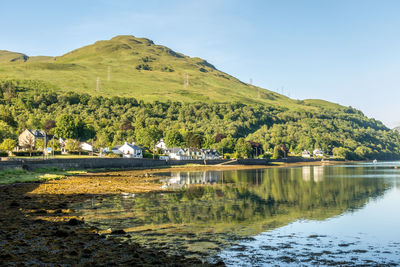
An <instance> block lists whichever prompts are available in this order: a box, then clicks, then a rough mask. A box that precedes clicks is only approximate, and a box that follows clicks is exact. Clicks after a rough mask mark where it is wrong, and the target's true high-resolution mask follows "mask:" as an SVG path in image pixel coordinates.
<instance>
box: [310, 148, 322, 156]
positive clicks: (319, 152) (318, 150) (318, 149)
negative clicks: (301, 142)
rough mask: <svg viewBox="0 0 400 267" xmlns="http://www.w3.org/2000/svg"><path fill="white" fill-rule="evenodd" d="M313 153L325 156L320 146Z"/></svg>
mask: <svg viewBox="0 0 400 267" xmlns="http://www.w3.org/2000/svg"><path fill="white" fill-rule="evenodd" d="M313 155H314V156H315V157H323V156H324V151H323V150H322V149H320V148H317V149H315V150H314V151H313Z"/></svg>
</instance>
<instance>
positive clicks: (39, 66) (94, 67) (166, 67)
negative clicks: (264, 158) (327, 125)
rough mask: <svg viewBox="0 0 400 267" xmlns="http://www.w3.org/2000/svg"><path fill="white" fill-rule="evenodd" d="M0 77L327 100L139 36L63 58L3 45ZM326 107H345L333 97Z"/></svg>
mask: <svg viewBox="0 0 400 267" xmlns="http://www.w3.org/2000/svg"><path fill="white" fill-rule="evenodd" d="M0 79H2V80H5V79H19V80H40V81H44V82H46V83H48V84H51V85H53V86H54V87H55V88H56V90H60V91H75V92H79V93H82V92H85V93H88V94H90V95H101V96H124V97H134V98H136V99H138V100H144V101H146V102H152V101H162V102H165V101H167V100H171V101H182V102H207V103H221V102H235V101H237V102H241V103H246V104H251V103H261V104H269V105H280V106H285V107H287V108H289V109H291V108H301V109H306V110H310V109H311V110H312V109H313V106H320V104H321V103H319V102H318V101H310V102H301V103H299V101H296V100H293V99H290V98H288V97H286V96H283V95H280V94H278V93H275V92H272V91H269V90H266V89H262V88H258V87H256V86H252V85H249V84H246V83H243V82H241V81H239V80H238V79H236V78H234V77H232V76H230V75H228V74H226V73H224V72H221V71H219V70H217V69H216V68H215V67H214V66H213V65H211V64H210V63H208V62H207V61H205V60H203V59H201V58H196V57H194V58H192V57H188V56H185V55H183V54H180V53H177V52H175V51H173V50H171V49H169V48H167V47H165V46H161V45H156V44H154V43H153V42H152V41H151V40H149V39H145V38H136V37H134V36H116V37H114V38H112V39H110V40H106V41H98V42H96V43H94V44H91V45H88V46H85V47H82V48H79V49H76V50H73V51H71V52H69V53H67V54H65V55H62V56H60V57H45V56H39V57H29V56H27V55H24V54H21V53H15V52H9V51H4V50H2V51H0ZM327 103H328V105H327ZM323 106H324V107H325V108H339V107H340V106H339V105H336V104H332V103H329V102H326V103H324V104H323Z"/></svg>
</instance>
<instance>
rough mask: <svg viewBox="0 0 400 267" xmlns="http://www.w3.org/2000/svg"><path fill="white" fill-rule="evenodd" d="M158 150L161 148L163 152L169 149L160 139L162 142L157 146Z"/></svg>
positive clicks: (162, 140) (161, 140)
mask: <svg viewBox="0 0 400 267" xmlns="http://www.w3.org/2000/svg"><path fill="white" fill-rule="evenodd" d="M156 148H159V149H162V150H166V149H167V145H166V144H165V142H164V139H160V141H159V142H158V143H157V144H156Z"/></svg>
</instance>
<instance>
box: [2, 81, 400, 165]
mask: <svg viewBox="0 0 400 267" xmlns="http://www.w3.org/2000/svg"><path fill="white" fill-rule="evenodd" d="M298 102H299V103H298V105H299V106H300V105H302V106H304V109H299V108H296V109H289V108H287V107H284V106H278V105H265V104H243V103H237V102H236V103H235V102H232V103H211V104H206V103H201V102H195V103H183V102H171V101H166V102H157V101H155V102H151V103H150V102H144V101H138V100H136V99H135V98H126V97H117V96H114V97H110V98H108V97H101V96H90V95H89V94H78V93H75V92H56V91H54V90H53V88H52V86H51V85H48V84H46V83H40V82H35V81H17V80H13V81H10V80H8V81H2V82H0V142H2V141H3V140H4V139H6V138H11V139H16V137H17V136H18V134H19V133H21V132H22V131H23V130H24V129H26V128H31V129H45V130H47V131H48V133H50V134H52V133H55V134H57V135H58V136H61V137H63V138H72V139H79V140H81V141H83V140H92V141H94V143H95V145H96V146H97V147H105V146H110V145H114V144H121V143H123V142H124V141H136V142H138V143H140V144H143V145H145V146H148V147H151V146H152V145H153V144H154V142H156V141H157V140H158V139H159V138H161V137H164V138H165V139H166V140H167V143H168V144H169V145H171V146H178V145H182V146H188V147H204V148H217V149H222V148H223V149H224V152H225V153H233V152H235V151H236V152H237V151H240V146H244V150H246V149H247V145H248V143H247V142H244V140H247V141H253V142H259V143H261V144H262V146H263V147H264V149H265V150H266V151H271V152H272V150H273V149H274V147H276V146H284V147H286V148H288V149H289V150H290V151H291V152H293V153H300V152H301V151H302V150H304V149H308V150H313V149H314V148H322V149H323V150H325V151H326V152H327V153H333V154H335V155H336V156H342V157H347V158H352V159H365V158H388V159H389V158H390V159H393V158H398V157H399V155H400V136H399V134H398V133H396V132H394V131H392V130H390V129H388V128H387V127H385V126H384V125H383V124H382V123H381V122H379V121H376V120H374V119H369V118H367V117H366V116H364V115H363V114H362V113H361V112H360V111H358V110H356V109H353V108H348V107H341V106H337V108H335V109H333V108H332V107H330V106H328V107H324V106H323V105H316V104H313V103H312V102H310V103H304V102H302V101H298ZM245 154H246V153H245Z"/></svg>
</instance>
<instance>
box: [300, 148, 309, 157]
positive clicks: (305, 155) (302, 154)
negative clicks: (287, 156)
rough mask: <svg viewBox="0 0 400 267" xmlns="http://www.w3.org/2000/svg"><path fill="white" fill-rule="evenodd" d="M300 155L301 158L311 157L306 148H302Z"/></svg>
mask: <svg viewBox="0 0 400 267" xmlns="http://www.w3.org/2000/svg"><path fill="white" fill-rule="evenodd" d="M301 156H302V157H303V158H310V157H311V153H310V151H308V150H304V151H303V152H301Z"/></svg>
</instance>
